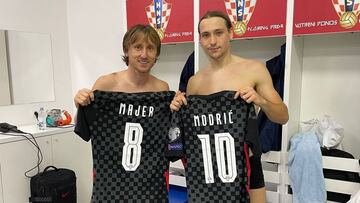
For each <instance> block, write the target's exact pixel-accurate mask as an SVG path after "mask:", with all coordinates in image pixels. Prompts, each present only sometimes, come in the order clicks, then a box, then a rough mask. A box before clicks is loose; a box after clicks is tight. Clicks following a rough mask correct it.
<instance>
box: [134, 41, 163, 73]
mask: <svg viewBox="0 0 360 203" xmlns="http://www.w3.org/2000/svg"><path fill="white" fill-rule="evenodd" d="M127 55H128V57H129V68H135V69H136V70H137V71H139V72H142V73H147V72H150V69H151V68H152V67H153V66H154V64H155V62H156V57H157V50H156V46H155V44H154V43H151V42H149V40H146V39H145V37H143V36H142V37H139V39H138V40H136V41H135V42H134V43H133V44H131V45H130V46H129V49H128V52H127Z"/></svg>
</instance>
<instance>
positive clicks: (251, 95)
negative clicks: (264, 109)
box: [234, 87, 266, 107]
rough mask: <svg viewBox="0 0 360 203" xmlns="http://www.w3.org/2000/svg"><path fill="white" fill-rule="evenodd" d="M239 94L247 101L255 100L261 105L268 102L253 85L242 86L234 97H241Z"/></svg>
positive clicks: (255, 102) (254, 101)
mask: <svg viewBox="0 0 360 203" xmlns="http://www.w3.org/2000/svg"><path fill="white" fill-rule="evenodd" d="M239 96H240V97H241V98H242V99H243V100H244V101H246V102H247V103H251V102H253V103H254V104H256V105H258V106H260V107H261V106H262V105H263V104H264V103H265V102H266V101H265V99H264V98H262V97H261V96H260V95H259V94H258V93H257V92H256V91H255V90H254V88H252V87H244V88H240V89H239V90H238V91H237V92H236V94H235V96H234V99H237V98H239Z"/></svg>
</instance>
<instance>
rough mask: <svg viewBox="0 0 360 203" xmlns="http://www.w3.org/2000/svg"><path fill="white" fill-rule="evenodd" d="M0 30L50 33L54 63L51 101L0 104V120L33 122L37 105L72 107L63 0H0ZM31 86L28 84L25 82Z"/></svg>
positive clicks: (16, 122)
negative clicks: (53, 85)
mask: <svg viewBox="0 0 360 203" xmlns="http://www.w3.org/2000/svg"><path fill="white" fill-rule="evenodd" d="M0 5H1V6H0V29H4V30H18V31H27V32H37V33H48V34H50V35H51V42H52V57H53V66H54V76H55V77H54V81H55V100H56V101H54V102H46V103H33V104H23V105H11V106H0V121H1V122H9V123H13V124H16V125H25V124H34V123H35V118H34V117H33V112H34V110H36V109H38V107H40V106H44V107H45V108H46V109H49V108H63V109H70V108H71V107H72V96H71V83H70V82H69V80H70V62H69V49H68V44H69V41H68V30H67V15H66V1H63V0H52V1H48V0H0ZM29 85H31V84H29Z"/></svg>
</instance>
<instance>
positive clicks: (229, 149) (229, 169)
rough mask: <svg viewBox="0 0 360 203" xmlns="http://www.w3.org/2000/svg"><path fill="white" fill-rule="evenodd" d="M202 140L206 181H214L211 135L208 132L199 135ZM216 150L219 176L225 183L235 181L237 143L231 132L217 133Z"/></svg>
mask: <svg viewBox="0 0 360 203" xmlns="http://www.w3.org/2000/svg"><path fill="white" fill-rule="evenodd" d="M198 138H199V139H200V141H201V147H202V154H203V162H204V172H205V182H206V183H214V172H213V165H212V159H211V147H210V137H209V135H208V134H201V135H198ZM215 152H216V163H217V167H218V176H219V177H220V179H221V181H222V182H223V183H231V182H234V180H235V178H236V176H237V171H236V159H235V144H234V138H233V137H232V136H231V134H230V133H215Z"/></svg>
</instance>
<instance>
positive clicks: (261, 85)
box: [235, 63, 289, 124]
mask: <svg viewBox="0 0 360 203" xmlns="http://www.w3.org/2000/svg"><path fill="white" fill-rule="evenodd" d="M255 65H256V67H253V68H254V71H253V74H254V75H253V76H254V78H255V88H252V87H243V88H241V89H240V90H239V91H238V92H237V93H236V95H235V98H237V97H238V96H241V98H242V99H244V100H245V101H246V102H248V103H250V102H254V104H256V105H257V106H260V108H261V110H263V111H264V113H265V114H266V115H267V117H268V118H269V119H270V120H271V121H272V122H275V123H279V124H285V123H286V122H287V121H288V120H289V114H288V109H287V107H286V105H285V104H284V102H283V101H282V99H281V98H280V96H279V94H278V93H277V92H276V90H275V89H274V86H273V83H272V80H271V76H270V73H269V72H268V70H267V69H266V67H265V66H264V65H263V64H261V63H256V64H255Z"/></svg>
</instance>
